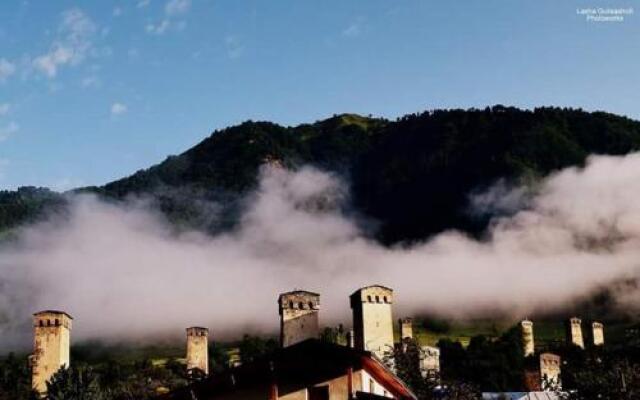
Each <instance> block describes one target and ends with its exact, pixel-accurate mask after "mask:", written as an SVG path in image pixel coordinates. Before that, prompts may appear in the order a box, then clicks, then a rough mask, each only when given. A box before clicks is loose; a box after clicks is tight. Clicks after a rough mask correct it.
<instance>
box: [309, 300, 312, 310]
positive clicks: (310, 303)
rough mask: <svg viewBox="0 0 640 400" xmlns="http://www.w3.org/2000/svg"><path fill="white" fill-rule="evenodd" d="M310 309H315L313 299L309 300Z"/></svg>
mask: <svg viewBox="0 0 640 400" xmlns="http://www.w3.org/2000/svg"><path fill="white" fill-rule="evenodd" d="M309 310H313V302H312V301H310V302H309Z"/></svg>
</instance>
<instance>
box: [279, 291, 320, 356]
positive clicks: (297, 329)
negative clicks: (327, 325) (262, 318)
mask: <svg viewBox="0 0 640 400" xmlns="http://www.w3.org/2000/svg"><path fill="white" fill-rule="evenodd" d="M278 308H279V311H280V345H281V346H282V347H287V346H291V345H292V344H296V343H298V342H301V341H303V340H306V339H311V338H317V337H318V333H319V325H318V312H319V310H320V295H319V294H318V293H313V292H307V291H305V290H294V291H292V292H287V293H282V294H281V295H280V297H279V298H278Z"/></svg>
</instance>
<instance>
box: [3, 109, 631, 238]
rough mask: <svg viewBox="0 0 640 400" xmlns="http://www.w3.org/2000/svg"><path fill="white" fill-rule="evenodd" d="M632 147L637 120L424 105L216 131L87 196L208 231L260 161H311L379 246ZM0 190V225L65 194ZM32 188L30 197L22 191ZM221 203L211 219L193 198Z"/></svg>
mask: <svg viewBox="0 0 640 400" xmlns="http://www.w3.org/2000/svg"><path fill="white" fill-rule="evenodd" d="M637 150H640V122H638V121H635V120H632V119H629V118H627V117H621V116H617V115H614V114H610V113H606V112H602V111H596V112H585V111H583V110H581V109H571V108H556V107H540V108H535V109H533V110H522V109H518V108H514V107H505V106H501V105H496V106H493V107H487V108H484V109H468V110H463V109H448V110H431V111H425V112H423V113H416V114H408V115H405V116H403V117H400V118H398V119H396V120H388V119H384V118H374V117H371V116H361V115H358V114H339V115H334V116H332V117H330V118H327V119H324V120H319V121H316V122H314V123H308V124H300V125H297V126H281V125H278V124H275V123H272V122H268V121H258V122H254V121H246V122H243V123H241V124H239V125H235V126H231V127H228V128H224V129H221V130H217V131H215V132H213V133H212V134H211V135H209V136H208V137H207V138H205V139H203V140H202V141H201V142H200V143H198V144H197V145H195V146H193V147H192V148H190V149H187V150H186V151H184V152H182V153H180V154H178V155H173V156H169V157H167V158H166V159H165V160H164V161H162V162H160V163H158V164H155V165H153V166H151V167H149V168H147V169H143V170H139V171H137V172H135V173H134V174H132V175H130V176H128V177H124V178H122V179H118V180H115V181H113V182H110V183H107V184H106V185H103V186H94V187H85V188H79V189H75V190H74V191H72V192H71V193H86V192H89V193H96V194H98V195H99V196H102V197H105V198H112V199H116V200H121V199H124V198H127V197H129V196H138V195H145V196H150V197H151V198H153V199H154V202H155V203H156V205H157V206H158V207H159V208H160V209H161V210H162V211H163V212H164V213H165V215H167V216H168V217H169V219H170V220H171V221H172V222H174V223H176V224H177V225H179V226H185V227H189V228H195V229H201V230H206V231H210V232H216V231H219V230H221V229H227V228H228V227H229V226H232V225H233V224H234V221H235V218H236V217H237V216H238V214H239V213H240V212H241V206H240V204H239V203H240V202H239V199H241V198H242V196H243V195H244V194H246V193H247V192H248V191H250V190H251V189H252V188H254V187H255V184H256V179H257V176H258V171H259V168H260V166H261V165H262V164H263V163H265V162H270V161H271V162H272V161H277V162H279V163H281V164H282V165H284V166H286V167H289V168H296V167H299V166H302V165H313V166H316V167H318V168H320V169H323V170H327V171H330V172H334V173H336V174H339V175H341V176H343V177H345V179H346V180H347V181H348V182H349V183H350V187H351V192H352V200H353V207H354V208H355V209H356V211H358V212H359V213H361V214H362V215H365V216H367V217H369V218H371V219H373V220H375V221H378V222H379V227H380V229H379V230H378V232H376V235H377V238H378V239H379V240H380V241H381V242H383V243H387V244H393V243H398V242H406V241H415V240H423V239H425V238H428V237H429V236H431V235H433V234H436V233H438V232H441V231H443V230H446V229H459V230H461V231H465V232H468V233H470V234H480V233H481V232H483V230H484V229H485V228H486V226H487V223H488V220H489V219H490V218H491V216H490V215H488V216H480V217H479V216H477V215H471V214H470V213H469V212H468V206H469V204H468V198H469V195H470V194H471V193H473V192H474V191H478V190H483V189H486V188H488V187H489V186H490V185H492V184H494V183H495V182H496V181H497V180H500V179H502V180H505V181H507V182H509V183H511V184H516V185H519V184H527V182H531V181H536V180H538V179H540V178H542V177H544V176H547V175H548V174H549V173H551V172H553V171H556V170H559V169H562V168H565V167H568V166H580V165H583V164H584V161H585V160H586V157H587V156H589V155H590V154H612V155H621V154H626V153H629V152H632V151H637ZM21 190H22V194H21V195H20V196H18V197H20V198H21V200H20V201H17V200H16V194H17V193H19V192H20V191H15V192H6V191H5V192H0V229H3V228H4V229H5V230H6V229H9V228H12V227H15V226H18V225H19V224H21V223H24V222H30V221H33V220H37V218H38V216H39V215H41V214H42V213H44V212H46V210H47V209H48V208H49V206H48V205H47V204H57V205H58V206H59V203H60V202H61V200H60V198H64V196H65V195H57V194H55V193H54V192H48V191H46V190H44V189H39V190H37V189H32V190H31V191H30V190H26V192H25V189H24V188H23V189H21ZM36 192H37V196H32V195H31V194H34V193H36ZM195 197H197V198H199V199H201V200H203V201H211V202H215V203H217V204H221V205H222V207H223V209H222V212H221V213H220V215H224V216H225V217H224V218H222V219H221V220H220V219H215V220H212V218H210V217H206V216H204V215H203V214H202V212H201V211H200V210H198V209H197V208H196V207H194V206H193V204H192V203H193V202H192V201H191V200H192V199H193V198H195Z"/></svg>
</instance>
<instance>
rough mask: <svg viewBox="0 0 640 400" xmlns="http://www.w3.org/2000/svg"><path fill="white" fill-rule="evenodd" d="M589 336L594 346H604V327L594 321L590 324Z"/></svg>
mask: <svg viewBox="0 0 640 400" xmlns="http://www.w3.org/2000/svg"><path fill="white" fill-rule="evenodd" d="M591 336H592V339H593V345H594V346H602V345H603V344H604V325H602V323H600V322H595V321H594V322H593V323H592V324H591Z"/></svg>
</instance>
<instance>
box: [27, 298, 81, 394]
mask: <svg viewBox="0 0 640 400" xmlns="http://www.w3.org/2000/svg"><path fill="white" fill-rule="evenodd" d="M72 320H73V318H72V317H71V316H70V315H69V314H67V313H66V312H64V311H55V310H46V311H40V312H37V313H35V314H33V331H34V345H33V355H32V356H31V368H32V375H31V386H32V388H33V390H35V391H36V392H38V393H40V394H44V393H46V391H47V381H49V380H50V379H51V377H52V376H53V374H55V373H56V372H57V371H58V370H59V369H60V368H62V367H68V366H69V362H70V359H69V345H70V342H71V321H72Z"/></svg>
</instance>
